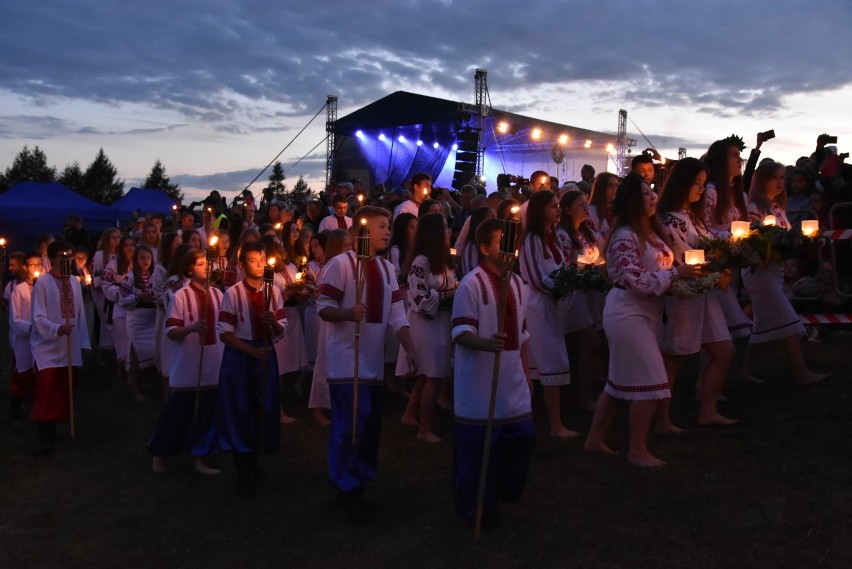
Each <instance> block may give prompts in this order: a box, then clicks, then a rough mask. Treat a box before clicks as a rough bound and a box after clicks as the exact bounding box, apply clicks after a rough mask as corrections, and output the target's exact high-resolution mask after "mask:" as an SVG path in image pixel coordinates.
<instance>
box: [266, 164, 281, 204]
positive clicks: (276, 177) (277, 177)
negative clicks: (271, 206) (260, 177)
mask: <svg viewBox="0 0 852 569" xmlns="http://www.w3.org/2000/svg"><path fill="white" fill-rule="evenodd" d="M286 192H287V186H286V185H285V184H284V168H283V167H282V166H281V162H276V163H275V164H273V165H272V173H271V174H270V175H269V183H268V184H266V187H265V188H263V199H264V201H272V200H279V201H285V196H284V194H285V193H286Z"/></svg>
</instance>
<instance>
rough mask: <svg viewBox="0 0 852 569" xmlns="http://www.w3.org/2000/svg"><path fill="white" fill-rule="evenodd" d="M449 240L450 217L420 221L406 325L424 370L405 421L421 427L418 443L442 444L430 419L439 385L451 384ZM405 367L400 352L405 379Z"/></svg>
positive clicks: (452, 270) (453, 288) (428, 216)
mask: <svg viewBox="0 0 852 569" xmlns="http://www.w3.org/2000/svg"><path fill="white" fill-rule="evenodd" d="M450 237H451V233H450V229H449V227H447V218H446V217H444V216H443V215H442V214H440V213H428V214H426V215H424V216H423V217H421V218H419V221H418V223H417V234H416V236H415V239H414V250H413V251H412V257H413V259H412V261H411V268H410V269H409V271H408V322H409V325H410V328H409V330H410V332H411V339H412V342H413V344H414V346H415V348H416V350H417V361H418V362H420V368H419V369H418V370H417V374H418V376H417V382H416V383H415V384H414V388H413V389H412V390H411V397H410V398H409V399H408V405H407V406H406V408H405V412H404V413H403V415H402V422H403V423H405V424H406V425H418V426H419V429H418V433H417V438H419V439H421V440H424V441H426V442H428V443H437V442H440V441H441V439H440V438H438V437H437V436H436V435H435V433H434V432H433V431H432V420H433V418H434V414H435V404H436V402H437V400H438V389H439V383H440V382H442V381H448V378H449V377H450V374H451V373H452V367H451V360H450V358H451V356H452V341H451V339H450V332H451V330H452V325H451V322H450V315H451V311H452V299H453V296H454V295H455V292H456V272H455V263H454V261H453V256H452V255H451V254H450ZM406 368H407V366H406V355H405V349H404V348H402V347H400V349H399V359H398V360H397V370H396V371H397V375H405V374H406ZM418 409H419V411H420V421H419V422H418V421H417V418H416V412H417V410H418Z"/></svg>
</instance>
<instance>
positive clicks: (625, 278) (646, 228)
mask: <svg viewBox="0 0 852 569" xmlns="http://www.w3.org/2000/svg"><path fill="white" fill-rule="evenodd" d="M656 206H657V194H655V193H654V191H653V190H652V189H651V187H650V186H649V185H648V184H647V183H646V182H644V181H643V180H642V179H641V178H640V177H639V175H638V174H635V173H631V174H628V175H627V176H626V177H625V178H624V181H622V183H621V185H620V186H619V187H618V191H617V192H616V196H615V202H614V203H613V213H614V214H615V215H616V223H615V227H613V230H612V233H610V236H609V239H608V242H607V245H606V260H607V272H608V273H609V278H610V280H611V281H612V283H613V289H612V290H611V291H610V292H609V295H608V296H607V299H606V306H605V307H604V314H603V324H604V331H605V332H606V336H607V339H608V340H609V350H610V352H609V354H610V355H609V375H608V379H607V382H606V386H605V387H604V391H603V393H601V395H600V397H598V402H597V406H596V407H595V415H594V418H593V419H592V427H591V429H590V430H589V436H588V437H587V438H586V442H585V445H584V448H585V450H586V451H587V452H600V453H605V454H612V453H613V451H612V449H610V448H609V447H608V446H607V445H606V443H605V442H604V438H605V437H606V434H607V431H608V430H609V427H610V425H611V424H612V421H613V419H614V418H615V415H616V412H617V411H618V407H619V402H620V401H622V400H624V401H629V402H630V450H629V452H628V454H627V460H628V461H630V462H631V463H633V464H636V465H638V466H661V465H663V464H664V463H663V461H661V460H660V459H658V458H657V457H655V456H654V455H652V454H651V453H650V452H649V451H648V430H649V428H650V426H651V420H652V419H653V418H654V414H655V413H656V410H657V406H658V404H659V402H660V401H661V400H663V399H668V398H669V397H671V391H670V390H669V383H668V379H667V375H666V367H665V365H664V363H663V356H662V355H661V354H660V349H659V347H658V346H657V326H658V324H659V321H660V318H661V316H662V313H663V295H664V294H665V293H666V291H667V290H668V288H669V286H670V285H671V283H672V282H673V281H674V280H675V279H677V278H680V277H691V276H693V275H695V269H694V268H693V267H692V266H691V265H677V266H676V267H675V266H674V262H675V258H674V254H673V253H672V250H671V249H670V248H669V246H668V245H667V244H666V239H665V234H664V232H663V228H662V226H661V225H660V222H659V219H658V218H657V216H656Z"/></svg>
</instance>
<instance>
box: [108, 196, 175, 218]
mask: <svg viewBox="0 0 852 569" xmlns="http://www.w3.org/2000/svg"><path fill="white" fill-rule="evenodd" d="M173 205H175V200H173V199H172V198H170V197H169V195H168V194H166V192H164V191H163V190H160V189H150V188H130V191H128V192H127V193H126V194H124V196H122V198H121V199H120V200H118V201H117V202H115V203H114V204H112V208H113V210H114V211H115V214H116V215H117V216H118V217H119V218H120V219H121V221H122V222H127V221H130V220H131V217H132V216H133V212H136V211H138V212H139V213H141V214H142V215H144V214H146V213H160V214H163V215H165V216H166V217H168V216H170V215H171V214H172V206H173Z"/></svg>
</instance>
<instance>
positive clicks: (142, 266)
mask: <svg viewBox="0 0 852 569" xmlns="http://www.w3.org/2000/svg"><path fill="white" fill-rule="evenodd" d="M153 265H154V256H153V255H152V254H151V250H150V249H149V248H148V247H146V246H145V245H137V246H136V250H135V251H134V252H133V265H132V266H131V270H130V272H129V273H127V275H126V276H125V277H124V281H123V282H122V283H121V286H120V287H119V293H118V304H119V305H120V306H122V307H123V308H124V309H125V310H126V311H127V316H126V324H127V343H128V352H127V356H128V360H129V364H130V365H129V370H130V382H131V384H132V385H133V391H134V393H135V394H136V396H137V399H138V397H139V395H140V394H141V389H140V387H139V386H140V381H141V377H140V376H141V373H142V372H143V371H144V370H146V369H148V368H152V367H154V340H155V337H156V326H155V324H156V320H157V309H156V307H155V305H154V295H153V293H152V291H151V275H152V274H153V271H152V269H153Z"/></svg>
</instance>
